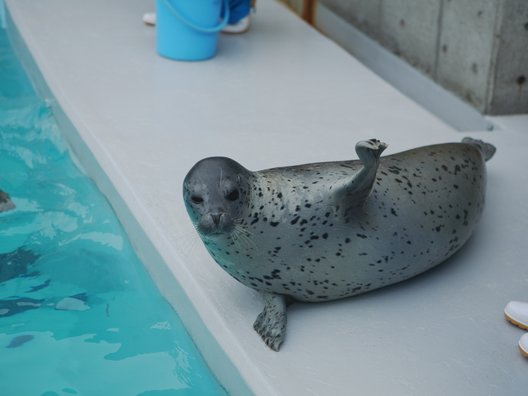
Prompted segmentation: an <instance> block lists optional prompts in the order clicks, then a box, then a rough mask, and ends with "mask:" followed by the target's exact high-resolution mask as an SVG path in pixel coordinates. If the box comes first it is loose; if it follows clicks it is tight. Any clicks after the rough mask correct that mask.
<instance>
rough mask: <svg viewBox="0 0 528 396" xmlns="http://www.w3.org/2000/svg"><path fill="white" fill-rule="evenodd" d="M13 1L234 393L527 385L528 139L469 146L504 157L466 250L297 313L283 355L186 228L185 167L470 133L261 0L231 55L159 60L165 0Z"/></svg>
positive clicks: (78, 141)
mask: <svg viewBox="0 0 528 396" xmlns="http://www.w3.org/2000/svg"><path fill="white" fill-rule="evenodd" d="M6 3H7V6H8V10H9V12H10V16H11V18H12V21H13V22H14V24H15V25H16V27H17V28H18V31H19V32H20V36H21V39H22V41H23V42H24V43H25V45H26V46H27V48H28V49H29V53H30V54H31V57H32V59H34V62H35V65H36V66H37V67H38V70H39V71H40V73H41V74H42V76H43V78H44V79H45V81H46V82H47V86H48V87H49V91H46V89H45V90H44V91H43V92H44V94H45V95H48V96H49V97H50V99H52V102H53V103H55V101H56V103H57V106H56V111H57V118H58V119H59V121H60V122H61V123H62V124H63V125H64V127H65V133H66V134H67V137H68V139H69V140H70V143H71V145H72V147H73V149H74V150H75V152H76V154H77V156H78V157H79V159H80V161H81V162H82V163H83V165H84V167H85V169H86V172H87V173H88V174H89V175H91V176H92V177H93V178H94V179H95V180H96V181H97V183H98V184H99V186H100V188H101V189H102V191H103V192H104V193H105V194H106V195H107V196H108V198H109V200H110V201H111V203H112V204H113V206H114V207H115V209H116V211H117V213H118V215H119V216H120V218H121V221H122V222H123V224H124V225H125V227H126V228H127V231H128V232H129V235H130V237H131V240H132V242H133V244H134V246H135V247H136V249H137V250H138V253H139V254H140V256H141V257H142V259H143V261H144V263H145V265H146V266H147V267H148V269H149V271H150V272H151V274H152V276H153V278H154V279H155V281H156V282H157V283H158V285H159V287H160V289H161V290H162V292H163V293H164V295H165V296H166V297H167V299H168V300H169V301H170V302H171V303H172V304H173V305H174V307H175V308H176V310H177V311H178V313H179V315H180V317H181V318H182V320H183V321H184V323H185V324H186V326H187V328H188V329H189V331H190V333H191V334H192V336H193V338H194V339H195V341H196V343H197V346H198V347H199V348H200V350H201V351H202V353H203V354H204V356H205V358H206V360H207V361H208V362H209V364H210V366H211V368H212V369H213V371H214V372H215V373H216V375H217V376H218V378H219V379H220V381H221V382H222V383H223V384H224V385H225V386H226V387H227V389H228V390H229V391H230V392H232V393H233V394H247V393H249V392H253V393H255V394H261V395H272V394H281V395H309V394H314V395H330V394H331V395H349V394H371V395H381V394H389V393H390V394H394V395H446V394H448V395H462V394H464V395H482V394H490V395H504V394H522V392H523V390H525V389H526V386H527V385H528V377H527V376H526V369H527V368H528V367H527V364H528V363H527V362H526V361H524V360H523V359H522V358H521V357H520V355H519V354H518V353H517V350H516V343H517V340H518V338H519V337H520V336H521V334H522V333H521V332H520V331H518V330H517V329H515V328H513V327H512V326H509V325H508V324H506V323H505V322H504V320H503V318H502V308H503V307H504V305H505V304H506V303H507V302H508V301H509V300H510V299H520V300H523V299H528V296H527V294H528V293H527V292H526V290H527V287H526V286H527V282H528V267H527V266H526V265H524V261H525V257H526V255H527V253H528V245H527V244H526V241H525V229H526V225H527V224H528V212H526V210H525V207H526V204H525V200H526V198H525V197H526V187H525V186H526V185H528V174H527V173H526V172H524V171H522V172H521V171H519V170H521V169H522V170H524V169H525V168H526V165H528V159H527V156H526V155H525V152H524V150H525V149H524V147H526V143H527V142H528V137H527V136H525V135H523V134H522V133H519V132H515V131H509V130H508V129H505V130H504V131H501V132H500V135H499V134H485V133H480V134H473V135H472V136H474V137H477V138H479V137H480V138H485V139H486V140H488V141H490V142H492V143H494V144H496V145H497V146H498V150H499V151H498V153H497V155H496V157H495V158H494V159H493V160H492V161H491V162H490V164H489V170H490V172H489V184H488V185H489V194H488V207H487V209H486V211H485V215H484V218H483V221H482V223H481V226H480V228H479V230H478V232H477V233H476V235H475V237H474V238H473V239H472V241H471V243H470V244H469V245H468V246H467V248H466V249H464V250H463V251H462V252H460V254H458V255H457V256H456V257H455V258H454V259H452V260H450V262H449V263H446V264H445V265H442V266H440V267H439V268H438V269H436V270H434V271H431V272H429V273H428V274H425V275H423V276H420V277H418V278H417V279H415V280H412V281H408V282H404V283H402V284H400V285H397V286H395V287H391V288H387V289H385V290H381V291H379V292H373V293H370V294H366V295H364V296H361V297H357V298H352V299H348V300H343V301H339V302H335V303H326V304H317V305H316V304H313V305H309V304H297V305H294V306H292V307H291V308H290V310H289V323H288V326H289V328H288V335H287V339H286V342H285V344H284V346H283V348H282V349H281V351H280V352H279V353H274V352H271V351H270V350H268V349H267V348H266V347H265V346H264V345H263V343H262V342H261V341H260V339H259V338H258V336H257V335H256V334H255V332H254V331H253V329H252V323H253V321H254V319H255V317H256V316H257V314H258V313H259V312H260V310H261V308H262V306H261V304H262V302H261V301H260V299H259V297H258V295H257V294H256V293H255V292H253V291H252V290H250V289H248V288H246V287H244V286H242V285H240V284H238V283H237V282H236V281H234V280H233V279H231V278H230V277H229V276H228V275H227V274H226V273H224V272H223V271H222V270H221V269H220V268H218V267H217V266H216V264H214V262H213V261H212V259H211V258H210V257H209V256H208V254H207V252H206V251H205V249H204V248H203V246H202V245H201V243H200V241H199V239H198V237H197V236H196V235H195V232H194V230H193V228H192V226H191V224H190V222H189V221H188V219H187V215H186V213H185V208H184V206H183V202H182V199H181V183H182V180H183V177H184V175H185V174H186V172H187V170H188V169H190V167H191V166H192V165H193V164H194V163H195V162H196V161H197V160H199V159H201V158H203V157H206V156H210V155H226V156H231V157H233V158H235V159H237V160H238V161H239V162H241V163H242V164H244V165H246V166H247V167H248V168H249V169H261V168H267V167H273V166H280V165H287V164H294V163H302V162H315V161H324V160H335V159H344V158H353V157H355V154H354V145H355V143H356V141H357V140H360V139H364V138H370V137H378V138H380V139H383V140H384V141H386V142H388V143H389V144H390V148H389V150H388V152H389V153H391V152H392V153H394V152H397V151H399V150H403V149H407V148H411V147H415V146H418V145H425V144H430V143H438V142H446V141H458V140H460V139H461V137H462V136H461V135H459V134H458V133H456V132H455V131H454V130H452V129H451V128H450V127H448V126H447V125H445V124H444V123H442V122H441V121H439V120H438V119H436V118H435V117H434V116H433V115H431V114H430V113H428V112H427V111H425V110H423V109H421V108H420V107H418V105H416V104H415V103H414V102H412V101H410V100H409V99H407V98H406V97H405V96H403V95H402V94H401V93H399V92H398V91H396V90H395V89H394V88H392V87H391V86H389V85H388V84H387V83H385V82H383V81H382V80H381V79H380V78H378V77H377V76H375V75H374V74H373V73H371V72H370V71H369V70H367V69H366V68H365V67H364V66H362V65H361V64H360V63H359V62H357V61H356V60H355V59H354V58H352V57H350V56H349V55H348V54H347V53H345V52H344V51H343V50H342V49H340V48H339V47H338V46H337V45H335V44H333V43H332V42H330V41H329V40H327V39H325V38H324V37H323V36H321V35H320V34H319V33H317V32H315V31H314V30H313V29H311V28H310V27H309V26H307V25H305V24H304V23H303V22H301V21H300V20H299V19H297V18H296V17H295V16H294V15H293V14H290V13H289V12H288V11H287V10H286V9H285V8H283V7H282V6H280V5H279V4H277V3H275V2H274V1H269V0H263V1H260V2H259V4H258V13H257V14H256V16H255V18H254V25H253V27H252V30H251V31H250V32H249V33H248V34H246V35H242V36H222V37H221V40H220V51H219V54H218V56H217V57H216V58H214V59H213V60H211V61H208V62H203V63H181V62H172V61H169V60H166V59H163V58H161V57H159V56H157V55H156V53H155V45H154V43H155V31H154V29H152V28H148V27H146V26H144V25H143V24H142V23H141V15H142V13H143V12H145V11H149V10H152V7H153V4H152V3H151V2H146V1H144V0H111V1H109V0H90V1H81V0H41V1H38V2H35V1H32V0H7V2H6ZM10 31H14V29H13V26H10ZM15 40H16V38H15ZM20 46H21V45H19V47H20ZM25 58H28V57H27V56H26V57H25ZM25 60H26V61H27V59H25ZM35 74H38V73H36V72H35V69H34V70H33V75H35ZM503 124H507V123H503ZM236 372H238V375H237V374H236Z"/></svg>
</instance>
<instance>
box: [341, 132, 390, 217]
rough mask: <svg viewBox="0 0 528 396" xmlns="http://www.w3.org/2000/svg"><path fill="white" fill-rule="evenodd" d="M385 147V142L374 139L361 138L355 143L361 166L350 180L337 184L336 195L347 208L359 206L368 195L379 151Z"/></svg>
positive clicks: (375, 170)
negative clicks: (337, 193) (339, 192)
mask: <svg viewBox="0 0 528 396" xmlns="http://www.w3.org/2000/svg"><path fill="white" fill-rule="evenodd" d="M386 148H387V144H386V143H383V142H381V141H379V140H376V139H370V140H363V141H361V142H358V143H357V144H356V153H357V155H358V157H359V160H360V161H361V162H362V163H363V168H361V170H360V171H359V172H357V173H356V174H355V175H354V177H353V178H352V179H351V180H347V181H344V182H343V185H342V186H339V189H340V190H341V194H339V195H338V197H339V200H341V201H342V202H343V200H344V205H345V207H346V209H347V210H350V209H355V208H358V207H361V206H362V205H363V203H364V202H365V200H366V199H367V197H368V196H369V194H370V190H371V189H372V185H373V184H374V180H375V179H376V172H377V171H378V166H379V159H380V156H381V153H383V151H384V150H385V149H386Z"/></svg>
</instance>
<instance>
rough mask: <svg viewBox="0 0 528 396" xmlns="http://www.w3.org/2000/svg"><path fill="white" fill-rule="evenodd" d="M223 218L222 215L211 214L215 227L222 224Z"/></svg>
mask: <svg viewBox="0 0 528 396" xmlns="http://www.w3.org/2000/svg"><path fill="white" fill-rule="evenodd" d="M221 217H222V213H211V218H212V219H213V223H214V225H215V226H218V224H220V218H221Z"/></svg>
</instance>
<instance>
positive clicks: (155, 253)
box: [5, 3, 279, 395]
mask: <svg viewBox="0 0 528 396" xmlns="http://www.w3.org/2000/svg"><path fill="white" fill-rule="evenodd" d="M5 19H6V26H5V28H6V29H7V32H8V35H9V38H10V41H11V43H12V44H13V47H14V50H15V52H16V53H17V56H18V57H19V60H20V62H21V64H22V65H23V67H24V69H25V71H26V73H27V74H28V75H29V77H30V79H31V81H32V83H33V84H34V86H35V89H36V91H37V93H38V94H39V95H40V96H41V97H42V98H44V99H46V100H47V101H48V102H49V104H50V106H51V108H52V111H53V114H54V117H55V118H56V121H57V123H58V124H59V127H60V128H61V131H62V134H63V137H64V138H65V140H66V141H67V143H68V145H69V147H70V150H71V152H72V154H73V156H74V157H76V159H77V160H78V162H79V164H80V165H81V167H82V168H83V171H84V172H85V173H86V174H87V176H88V177H90V178H91V179H92V180H93V181H94V182H95V183H96V185H97V187H98V188H99V189H100V191H101V192H102V193H103V195H104V196H105V197H106V198H107V200H108V201H109V203H110V204H111V206H112V208H113V209H114V211H115V213H116V215H117V217H118V219H119V221H120V222H121V224H122V225H123V227H124V229H125V231H126V232H127V235H128V237H129V239H130V241H131V243H132V245H133V247H134V250H135V251H136V253H137V254H138V256H139V258H140V259H141V261H142V262H143V264H144V265H145V267H146V268H147V270H148V272H149V273H150V275H151V277H152V278H153V280H154V282H155V283H156V285H157V287H158V289H159V290H160V292H161V293H162V294H163V296H164V297H165V298H166V299H167V300H168V301H169V303H170V304H171V305H172V306H173V307H174V309H175V310H176V312H177V314H178V316H179V317H180V319H181V320H182V322H183V323H184V325H185V328H186V329H187V331H188V332H189V334H190V335H191V337H192V339H193V341H194V343H195V345H196V346H197V348H198V349H199V351H200V353H201V354H202V356H203V358H204V360H205V361H206V363H207V365H208V366H209V368H210V369H211V371H212V372H213V374H214V375H215V376H216V378H217V380H218V381H219V382H220V384H221V385H222V386H223V387H224V388H225V389H226V390H227V392H228V393H229V394H231V395H248V394H262V395H276V394H279V393H278V392H277V389H276V388H274V387H273V385H272V384H270V383H269V381H268V379H267V378H265V377H264V376H263V375H262V373H260V371H259V370H258V369H257V368H256V367H252V366H249V365H247V363H246V362H247V359H246V358H245V351H243V350H242V348H241V347H240V345H239V344H238V342H237V341H236V339H235V338H234V336H233V334H231V333H230V332H229V330H228V329H226V328H225V327H223V326H222V325H221V324H222V320H221V318H219V316H218V313H217V312H216V311H215V310H214V309H213V308H212V307H211V306H210V304H209V303H208V301H207V299H206V298H204V296H203V292H202V291H201V290H194V293H193V294H194V295H193V296H189V294H188V292H186V290H185V289H184V287H183V286H182V284H181V282H184V283H186V285H187V291H188V290H189V288H190V289H192V288H193V287H198V286H196V284H195V282H194V281H193V279H192V276H190V275H189V274H188V273H187V274H181V275H182V278H184V279H176V278H175V275H174V273H173V272H172V271H171V270H170V268H169V267H168V265H167V263H166V259H165V258H166V257H167V256H168V255H170V256H171V257H172V259H173V260H174V258H175V257H177V256H178V255H177V254H175V251H174V248H172V247H171V246H170V244H169V243H168V241H167V240H165V241H164V242H165V243H164V246H163V247H162V248H161V249H160V247H159V246H158V247H156V246H154V243H153V242H152V233H156V234H157V235H155V236H154V237H153V238H154V239H156V240H158V241H159V240H160V239H161V240H163V239H164V238H163V234H162V233H161V230H159V229H158V227H157V226H156V224H155V222H154V221H153V220H152V218H150V216H149V215H148V212H147V211H146V209H145V208H144V207H142V205H141V204H140V203H139V201H138V200H137V199H136V198H135V195H134V192H133V190H132V189H131V188H130V186H129V185H128V183H127V182H126V180H125V179H124V178H123V177H120V176H121V175H120V171H119V169H118V168H117V167H116V166H115V164H114V162H113V160H112V158H111V156H110V155H109V154H108V153H107V151H106V150H105V148H104V146H103V145H102V144H101V143H100V142H99V141H98V139H97V137H96V136H95V135H94V134H92V133H91V132H90V131H89V129H88V128H86V127H85V125H83V123H82V122H81V121H80V119H79V117H77V116H76V113H75V110H74V109H73V108H72V107H71V106H70V105H69V103H68V102H67V100H66V99H65V96H64V95H63V94H62V92H60V88H58V86H59V85H58V84H54V82H53V78H50V77H49V76H50V73H48V71H47V68H46V63H45V62H44V61H43V56H42V55H41V54H40V53H39V49H38V47H37V46H36V45H32V41H31V35H29V34H27V32H25V31H24V26H23V24H20V23H17V21H18V19H17V15H16V14H15V15H13V13H12V11H11V10H10V9H9V4H8V3H7V4H6V9H5ZM124 195H126V196H127V198H128V204H127V203H126V202H125V199H124V198H123V196H124ZM131 202H132V203H133V204H134V205H135V207H134V208H132V207H130V206H131V204H130V203H131ZM132 213H136V214H139V213H140V214H141V215H142V220H143V221H145V220H147V221H149V224H148V230H145V228H146V227H145V226H143V227H142V226H141V224H140V222H139V221H138V219H137V218H136V217H135V216H134V215H133V214H132ZM177 258H178V259H179V257H177ZM182 267H183V265H182ZM197 306H198V307H199V308H197ZM204 316H207V317H208V319H209V322H210V323H211V322H214V323H216V324H218V326H217V327H215V329H214V334H215V335H214V336H213V333H212V332H213V331H212V330H211V329H210V328H208V327H207V325H206V323H204ZM216 318H218V319H220V320H215V319H216ZM221 345H223V347H222V346H221Z"/></svg>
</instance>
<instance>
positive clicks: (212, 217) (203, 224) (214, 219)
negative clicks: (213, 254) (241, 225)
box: [195, 213, 234, 237]
mask: <svg viewBox="0 0 528 396" xmlns="http://www.w3.org/2000/svg"><path fill="white" fill-rule="evenodd" d="M195 227H196V230H197V231H198V232H199V233H200V235H202V236H207V237H214V236H219V235H225V234H229V233H230V232H231V231H232V230H233V228H234V225H233V222H232V221H231V219H230V217H229V216H228V215H226V214H225V213H208V214H206V215H204V216H202V218H201V219H200V221H199V222H198V223H197V224H196V225H195Z"/></svg>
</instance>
